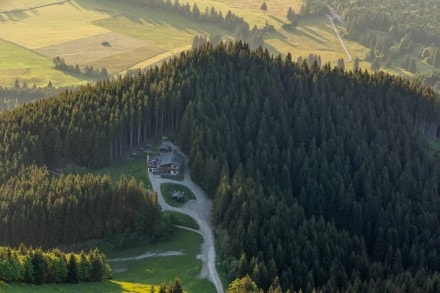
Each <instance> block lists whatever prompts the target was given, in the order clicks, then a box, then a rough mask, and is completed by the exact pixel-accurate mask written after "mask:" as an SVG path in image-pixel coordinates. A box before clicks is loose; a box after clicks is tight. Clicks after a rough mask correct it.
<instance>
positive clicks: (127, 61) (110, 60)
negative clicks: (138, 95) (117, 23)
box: [35, 32, 164, 73]
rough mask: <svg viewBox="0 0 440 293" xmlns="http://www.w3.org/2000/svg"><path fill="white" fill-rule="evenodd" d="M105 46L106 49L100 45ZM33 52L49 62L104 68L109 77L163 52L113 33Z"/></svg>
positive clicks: (141, 41) (142, 42) (158, 48)
mask: <svg viewBox="0 0 440 293" xmlns="http://www.w3.org/2000/svg"><path fill="white" fill-rule="evenodd" d="M105 42H107V43H108V45H103V44H105ZM35 51H36V52H38V53H40V54H42V55H44V56H46V57H48V58H49V59H52V58H53V57H55V56H59V57H61V58H64V60H65V62H66V64H71V65H75V64H78V65H80V67H83V66H84V65H91V66H93V67H95V68H102V67H105V68H107V70H109V71H110V72H112V73H118V72H120V71H122V70H125V69H127V68H129V67H131V66H133V65H135V64H137V63H139V62H142V61H143V60H146V59H150V58H151V57H153V56H155V55H158V54H160V53H162V52H164V50H163V49H161V48H160V47H157V46H155V45H152V44H149V43H147V42H146V41H143V40H140V39H136V38H133V37H129V36H126V35H122V34H119V33H114V32H109V33H104V34H100V35H95V36H91V37H87V38H83V39H78V40H73V41H68V42H65V43H61V44H56V45H52V46H48V47H44V48H39V49H36V50H35Z"/></svg>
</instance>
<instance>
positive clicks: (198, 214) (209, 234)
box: [147, 146, 224, 293]
mask: <svg viewBox="0 0 440 293" xmlns="http://www.w3.org/2000/svg"><path fill="white" fill-rule="evenodd" d="M174 148H175V149H177V150H178V148H177V147H176V146H174ZM179 151H180V150H179ZM147 173H148V172H147ZM148 176H149V178H150V181H151V185H152V187H153V190H154V191H156V193H157V195H158V202H159V204H160V206H161V207H162V210H164V211H176V212H179V213H183V214H186V215H188V216H190V217H192V218H193V219H194V220H195V221H196V222H197V224H198V225H199V227H200V229H199V232H200V234H201V235H202V236H203V239H204V242H203V243H202V249H201V254H200V259H201V260H202V263H203V265H202V271H201V272H200V277H202V278H207V279H208V280H210V281H211V282H212V283H213V284H214V285H215V288H216V289H217V293H224V290H223V285H222V282H221V280H220V277H219V275H218V272H217V268H216V266H215V259H216V257H215V248H214V233H213V230H212V225H211V211H212V203H211V201H210V200H209V199H208V198H207V197H206V195H205V193H204V192H203V190H202V189H201V188H200V187H199V186H198V185H197V184H195V183H194V182H193V181H192V180H191V176H190V172H189V168H188V165H187V164H185V171H184V180H183V181H175V180H170V179H163V178H161V177H160V176H158V175H153V174H151V173H148ZM162 183H178V184H182V185H185V186H186V187H188V188H189V189H190V190H191V191H192V192H193V193H194V195H195V197H196V200H190V201H187V202H186V203H185V204H184V205H183V206H182V207H180V208H176V207H172V206H170V205H168V204H167V203H166V202H165V200H164V198H163V196H162V193H161V192H160V185H161V184H162Z"/></svg>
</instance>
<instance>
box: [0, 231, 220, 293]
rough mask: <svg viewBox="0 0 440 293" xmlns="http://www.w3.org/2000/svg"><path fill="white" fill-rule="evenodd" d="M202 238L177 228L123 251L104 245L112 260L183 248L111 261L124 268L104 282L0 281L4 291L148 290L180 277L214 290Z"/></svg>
mask: <svg viewBox="0 0 440 293" xmlns="http://www.w3.org/2000/svg"><path fill="white" fill-rule="evenodd" d="M201 243H202V237H201V236H200V235H199V234H197V233H194V232H191V231H187V230H183V229H177V230H176V232H175V233H174V234H173V236H172V237H171V238H170V239H169V240H168V241H165V242H161V243H154V244H149V245H143V246H139V247H136V248H132V249H127V250H123V251H115V250H111V249H109V248H103V252H104V253H106V255H107V258H108V259H112V258H120V257H134V256H138V255H141V254H143V253H145V252H148V251H181V252H183V253H184V254H183V255H179V256H166V257H152V258H145V259H142V260H129V261H121V262H111V263H110V265H111V267H112V269H124V270H121V271H122V272H121V273H116V274H114V276H113V279H112V280H110V281H106V282H101V283H80V284H77V285H72V284H50V285H41V286H35V285H24V284H0V292H6V293H8V292H24V293H27V292H48V293H51V292H118V293H119V292H148V290H149V289H150V288H151V284H155V285H158V284H161V283H163V282H168V281H172V280H174V279H175V278H176V277H178V278H179V279H180V280H181V282H182V284H183V287H184V289H185V290H186V291H188V292H196V293H197V292H201V293H202V292H214V291H215V287H214V285H213V284H212V283H211V282H209V281H208V280H206V279H200V278H198V276H199V274H200V270H201V266H202V262H201V261H200V260H198V259H197V255H198V254H199V253H200V246H201Z"/></svg>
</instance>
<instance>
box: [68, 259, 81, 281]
mask: <svg viewBox="0 0 440 293" xmlns="http://www.w3.org/2000/svg"><path fill="white" fill-rule="evenodd" d="M78 281H79V270H78V263H77V260H76V258H75V255H74V254H70V255H69V260H68V263H67V282H69V283H73V284H75V283H78Z"/></svg>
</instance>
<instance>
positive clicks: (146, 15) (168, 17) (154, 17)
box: [75, 0, 218, 33]
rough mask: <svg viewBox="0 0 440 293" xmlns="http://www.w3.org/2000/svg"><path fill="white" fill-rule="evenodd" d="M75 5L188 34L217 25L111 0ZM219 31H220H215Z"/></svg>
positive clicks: (136, 22) (138, 23) (82, 0)
mask: <svg viewBox="0 0 440 293" xmlns="http://www.w3.org/2000/svg"><path fill="white" fill-rule="evenodd" d="M75 4H76V5H77V7H78V8H79V9H85V10H93V11H97V12H100V13H105V14H107V15H108V17H110V18H118V17H123V18H126V19H127V20H128V21H130V22H132V23H134V24H136V25H143V24H145V23H149V24H151V25H154V26H157V27H163V28H167V27H173V28H176V29H179V30H186V31H187V32H191V33H192V32H194V31H196V32H199V33H206V32H207V31H211V29H212V28H214V27H216V26H215V25H210V24H209V25H205V24H203V25H200V23H197V22H195V21H193V20H190V19H187V18H185V17H183V16H181V15H178V14H176V13H174V12H169V11H166V10H163V9H155V8H149V7H148V6H137V5H134V4H126V3H125V4H121V3H119V2H117V1H113V0H109V1H104V0H95V1H93V2H92V3H91V2H90V1H87V0H76V1H75ZM215 31H218V29H215Z"/></svg>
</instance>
